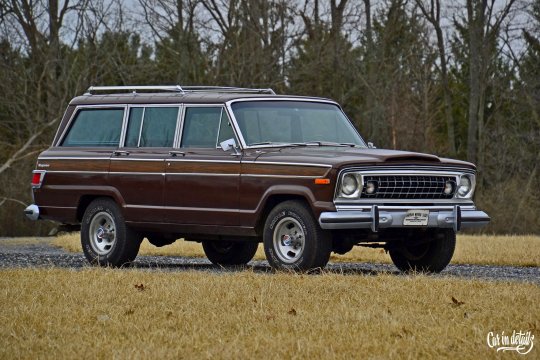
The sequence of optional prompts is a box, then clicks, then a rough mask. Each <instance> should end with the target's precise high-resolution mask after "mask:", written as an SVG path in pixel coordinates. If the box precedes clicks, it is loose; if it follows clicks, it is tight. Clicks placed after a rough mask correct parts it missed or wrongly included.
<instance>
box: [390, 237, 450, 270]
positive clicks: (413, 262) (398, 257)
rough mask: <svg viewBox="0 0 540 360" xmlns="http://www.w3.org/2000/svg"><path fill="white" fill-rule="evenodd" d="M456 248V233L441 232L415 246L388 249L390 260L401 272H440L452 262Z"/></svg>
mask: <svg viewBox="0 0 540 360" xmlns="http://www.w3.org/2000/svg"><path fill="white" fill-rule="evenodd" d="M455 248H456V233H455V232H454V231H453V230H443V231H440V232H437V233H435V236H434V238H433V239H430V241H426V242H424V243H421V244H417V245H403V246H400V247H397V248H395V249H390V250H389V253H390V258H392V261H393V262H394V264H395V265H396V267H397V268H398V269H399V270H401V271H403V272H410V271H422V272H429V273H439V272H441V271H442V270H443V269H444V268H445V267H446V266H447V265H448V264H449V263H450V260H452V256H453V255H454V249H455Z"/></svg>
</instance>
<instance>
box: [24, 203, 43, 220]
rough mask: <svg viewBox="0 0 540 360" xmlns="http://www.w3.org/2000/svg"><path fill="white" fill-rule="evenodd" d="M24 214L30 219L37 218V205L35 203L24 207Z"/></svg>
mask: <svg viewBox="0 0 540 360" xmlns="http://www.w3.org/2000/svg"><path fill="white" fill-rule="evenodd" d="M24 215H26V217H27V218H29V219H30V220H32V221H35V220H37V219H39V207H38V206H37V205H35V204H32V205H29V206H28V207H27V208H26V209H24Z"/></svg>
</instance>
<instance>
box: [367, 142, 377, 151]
mask: <svg viewBox="0 0 540 360" xmlns="http://www.w3.org/2000/svg"><path fill="white" fill-rule="evenodd" d="M367 147H368V148H369V149H376V148H377V147H376V146H375V145H373V143H372V142H368V143H367Z"/></svg>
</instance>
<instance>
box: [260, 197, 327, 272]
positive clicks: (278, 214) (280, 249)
mask: <svg viewBox="0 0 540 360" xmlns="http://www.w3.org/2000/svg"><path fill="white" fill-rule="evenodd" d="M263 240H264V252H265V253H266V258H267V259H268V262H269V263H270V265H271V266H272V267H273V268H275V269H286V270H298V271H306V270H311V269H315V268H322V267H324V266H326V264H327V263H328V260H329V259H330V252H331V251H332V239H331V237H330V235H329V234H328V233H327V232H325V231H323V230H322V229H321V228H320V227H319V224H317V222H316V221H315V219H314V217H313V215H312V213H311V210H310V209H309V208H308V207H307V205H306V204H305V203H304V202H302V201H296V200H291V201H285V202H283V203H281V204H279V205H277V206H276V207H275V208H274V209H272V211H271V212H270V214H269V215H268V217H267V219H266V223H265V226H264V236H263Z"/></svg>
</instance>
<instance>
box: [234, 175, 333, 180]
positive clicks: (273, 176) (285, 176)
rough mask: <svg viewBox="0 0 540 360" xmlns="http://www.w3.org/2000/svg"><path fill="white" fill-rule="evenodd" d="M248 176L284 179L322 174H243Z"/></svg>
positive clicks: (312, 177) (317, 177)
mask: <svg viewBox="0 0 540 360" xmlns="http://www.w3.org/2000/svg"><path fill="white" fill-rule="evenodd" d="M242 176H247V177H268V178H284V179H319V178H322V176H307V175H272V174H242Z"/></svg>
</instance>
